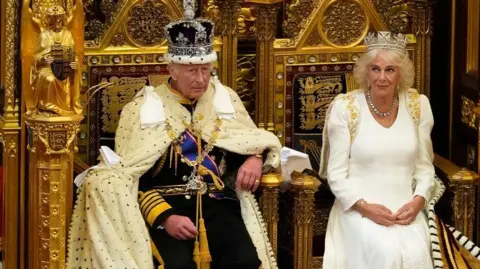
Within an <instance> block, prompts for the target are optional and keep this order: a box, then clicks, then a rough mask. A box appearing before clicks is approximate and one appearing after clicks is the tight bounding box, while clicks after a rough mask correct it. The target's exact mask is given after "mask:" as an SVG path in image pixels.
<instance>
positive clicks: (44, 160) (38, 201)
mask: <svg viewBox="0 0 480 269" xmlns="http://www.w3.org/2000/svg"><path fill="white" fill-rule="evenodd" d="M81 120H82V116H73V117H39V116H38V115H37V116H35V117H26V121H25V122H26V125H27V129H28V132H29V138H30V139H29V145H28V149H29V160H30V163H29V165H28V169H29V177H28V178H29V190H28V192H29V193H28V197H29V199H30V204H31V206H30V207H29V212H28V214H29V216H31V217H30V221H29V223H28V229H29V231H30V235H31V236H30V238H29V244H30V245H29V246H30V247H31V249H32V250H36V251H32V253H30V254H29V257H32V259H31V260H29V266H28V267H38V266H40V267H41V268H64V266H65V260H66V249H65V242H66V238H67V227H68V225H67V221H68V217H69V214H70V213H69V212H71V208H72V206H71V205H72V192H71V186H72V184H73V152H74V151H75V150H76V147H75V142H76V134H77V132H78V130H79V125H80V121H81ZM67 175H68V176H67Z"/></svg>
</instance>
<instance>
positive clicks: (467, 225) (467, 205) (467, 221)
mask: <svg viewBox="0 0 480 269" xmlns="http://www.w3.org/2000/svg"><path fill="white" fill-rule="evenodd" d="M450 185H451V187H452V188H453V190H454V191H453V193H454V198H453V202H452V208H453V211H454V223H455V225H454V226H455V228H457V229H458V230H459V231H460V232H462V233H463V234H464V235H465V236H467V237H468V238H473V226H474V214H475V184H472V183H468V182H467V183H466V184H462V183H461V182H455V183H453V182H451V183H450Z"/></svg>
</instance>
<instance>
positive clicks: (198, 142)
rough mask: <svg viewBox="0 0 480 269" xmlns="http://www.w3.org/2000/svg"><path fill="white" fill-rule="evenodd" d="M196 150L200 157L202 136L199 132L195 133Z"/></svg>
mask: <svg viewBox="0 0 480 269" xmlns="http://www.w3.org/2000/svg"><path fill="white" fill-rule="evenodd" d="M197 150H198V157H200V156H201V155H202V136H201V134H200V133H197ZM199 164H200V163H199Z"/></svg>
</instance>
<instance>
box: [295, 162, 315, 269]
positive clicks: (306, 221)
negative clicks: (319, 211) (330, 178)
mask: <svg viewBox="0 0 480 269" xmlns="http://www.w3.org/2000/svg"><path fill="white" fill-rule="evenodd" d="M291 177H292V183H291V184H292V187H293V192H294V207H293V223H294V264H295V268H297V269H311V268H312V262H313V259H312V247H313V223H314V219H315V211H314V210H315V203H314V200H315V192H316V191H317V189H318V187H319V186H320V182H319V181H318V180H317V179H316V178H314V177H311V176H305V175H303V174H301V173H299V172H296V171H294V172H293V173H292V174H291Z"/></svg>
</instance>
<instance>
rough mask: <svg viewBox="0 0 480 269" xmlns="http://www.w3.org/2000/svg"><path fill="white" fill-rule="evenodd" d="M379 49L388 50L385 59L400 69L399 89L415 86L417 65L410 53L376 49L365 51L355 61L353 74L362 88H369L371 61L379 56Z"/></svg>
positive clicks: (403, 89)
mask: <svg viewBox="0 0 480 269" xmlns="http://www.w3.org/2000/svg"><path fill="white" fill-rule="evenodd" d="M379 51H385V52H387V53H386V54H384V55H385V56H384V57H383V58H384V60H385V61H387V62H390V63H392V64H393V65H395V66H398V68H399V71H400V81H399V82H398V86H397V88H398V91H405V90H408V89H410V88H411V87H412V86H413V82H414V80H415V67H414V65H413V62H412V61H411V60H410V58H409V57H408V54H406V53H402V52H399V51H395V50H382V49H374V50H370V51H368V52H366V53H364V54H363V55H362V56H361V57H360V59H358V61H357V62H356V63H355V68H354V69H353V76H354V77H355V80H356V82H357V83H358V84H359V85H360V89H362V90H368V69H369V65H370V63H371V62H372V61H373V59H375V57H377V54H378V52H379Z"/></svg>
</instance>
